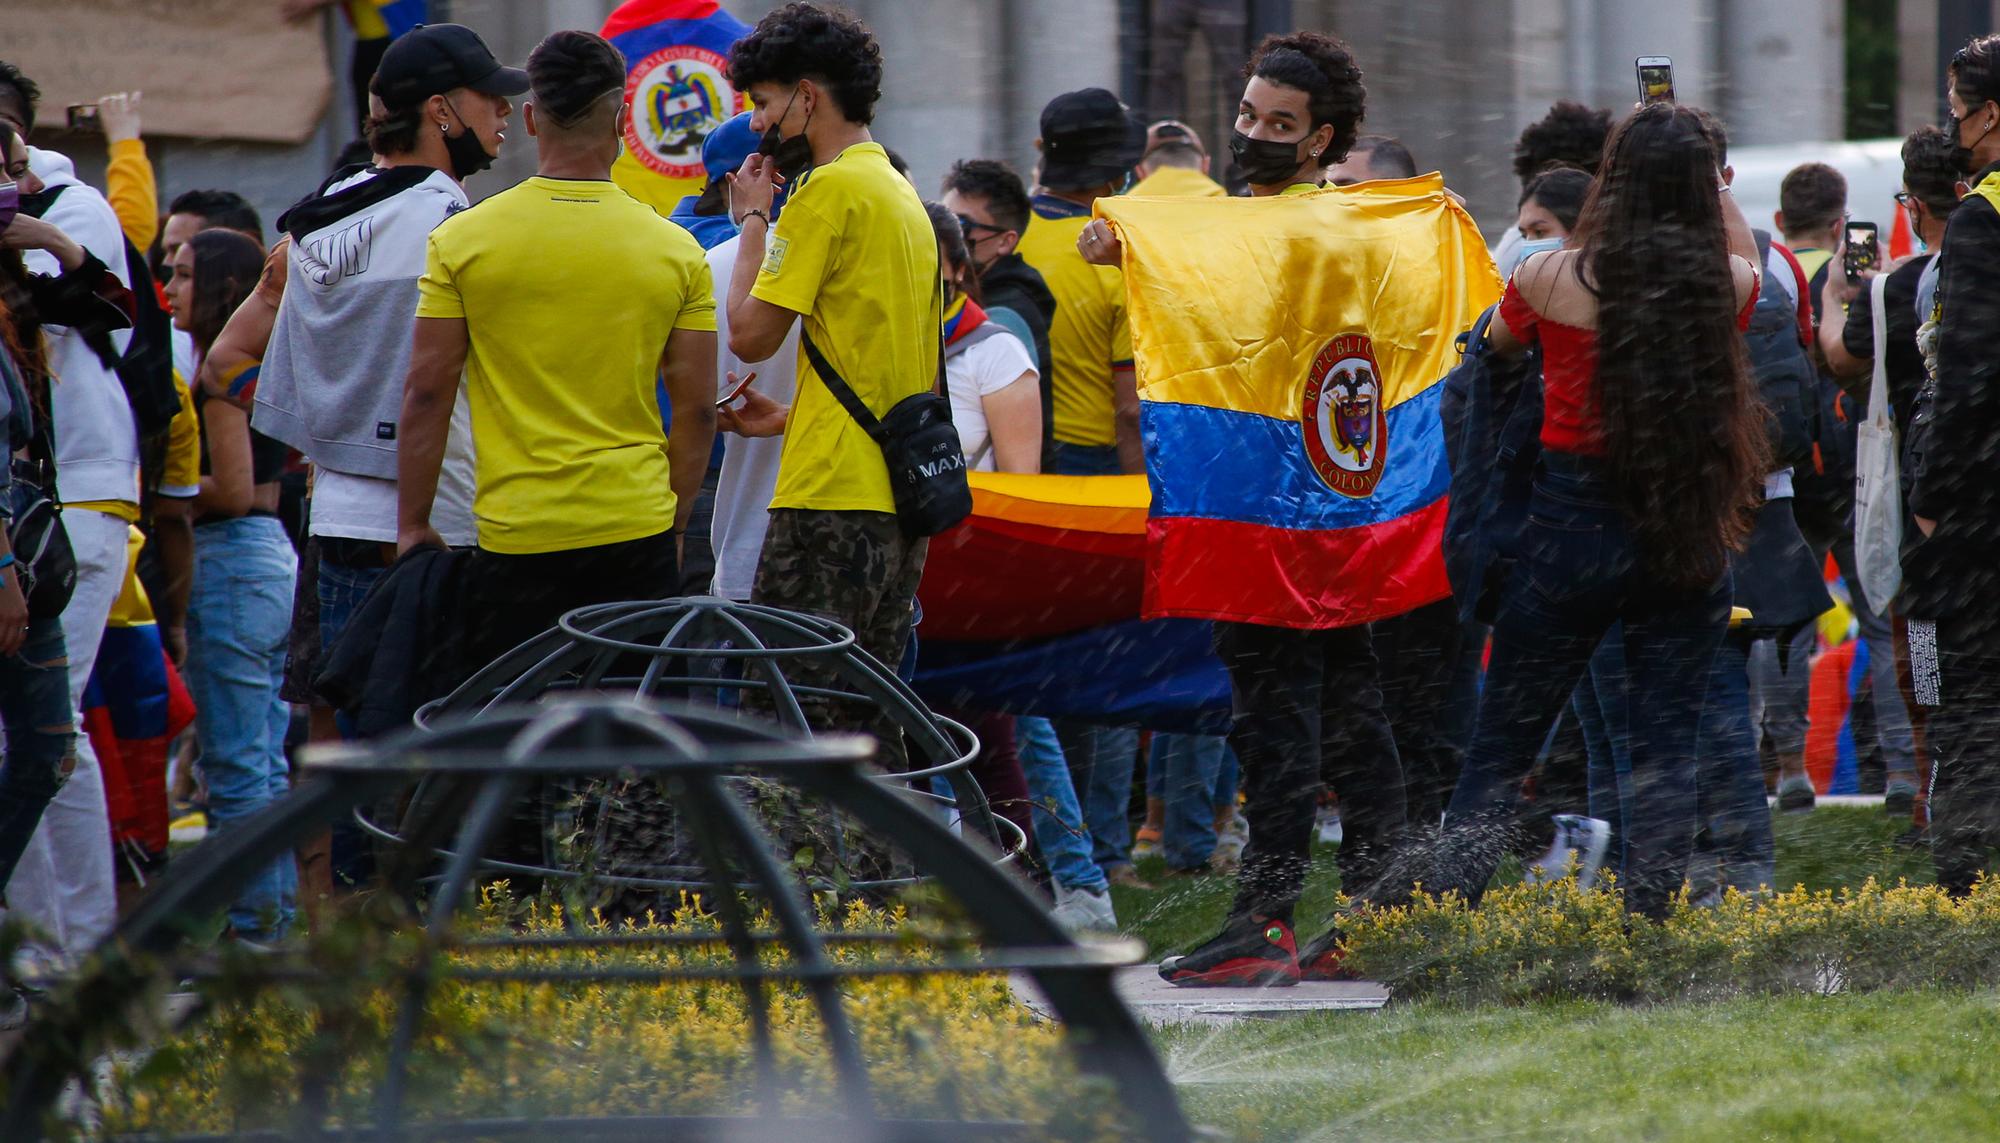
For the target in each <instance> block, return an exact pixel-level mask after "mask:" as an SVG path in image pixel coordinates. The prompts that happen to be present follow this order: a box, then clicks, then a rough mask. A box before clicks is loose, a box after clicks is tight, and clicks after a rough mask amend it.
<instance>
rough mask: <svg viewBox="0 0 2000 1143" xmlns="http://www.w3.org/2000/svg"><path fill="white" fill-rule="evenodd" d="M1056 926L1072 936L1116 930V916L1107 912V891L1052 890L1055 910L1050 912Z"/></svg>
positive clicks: (1108, 904) (1108, 891)
mask: <svg viewBox="0 0 2000 1143" xmlns="http://www.w3.org/2000/svg"><path fill="white" fill-rule="evenodd" d="M1051 914H1052V915H1053V916H1054V917H1055V919H1056V924H1058V925H1061V926H1062V927H1063V928H1065V929H1067V930H1069V931H1070V932H1072V933H1083V932H1091V931H1104V932H1109V931H1112V930H1115V929H1117V928H1118V914H1117V913H1115V912H1113V911H1112V908H1111V891H1110V890H1108V889H1072V888H1070V887H1069V886H1067V885H1057V886H1056V907H1055V908H1054V909H1053V910H1051Z"/></svg>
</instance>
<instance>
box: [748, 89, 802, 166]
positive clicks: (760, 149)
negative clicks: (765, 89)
mask: <svg viewBox="0 0 2000 1143" xmlns="http://www.w3.org/2000/svg"><path fill="white" fill-rule="evenodd" d="M798 97H799V89H798V88H793V89H792V98H791V99H787V100H785V109H784V111H782V112H780V113H779V114H778V117H777V118H776V119H774V120H772V121H771V125H770V126H769V127H766V128H764V137H763V138H762V139H761V140H759V141H758V143H757V153H758V154H760V155H766V156H769V157H770V158H773V159H776V160H777V161H778V176H779V177H780V178H782V179H784V180H785V182H786V183H787V184H790V183H792V182H794V181H796V180H797V179H798V177H799V176H800V175H802V174H805V173H806V172H807V171H808V170H810V169H811V168H812V162H813V149H812V143H811V142H810V141H809V140H808V139H807V138H806V133H805V131H804V129H801V130H800V131H799V133H798V134H796V135H794V136H792V137H791V138H789V139H786V138H783V137H781V136H780V135H779V134H778V124H780V123H783V122H784V121H785V116H787V115H790V114H791V113H792V103H793V102H794V101H795V100H797V99H798ZM806 126H808V127H810V126H812V112H810V111H808V112H806Z"/></svg>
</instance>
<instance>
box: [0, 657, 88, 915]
mask: <svg viewBox="0 0 2000 1143" xmlns="http://www.w3.org/2000/svg"><path fill="white" fill-rule="evenodd" d="M72 715H73V712H72V711H71V710H70V705H69V654H68V649H67V647H66V646H65V645H64V643H63V630H62V620H61V619H60V618H52V619H39V620H36V621H35V622H34V623H32V624H30V625H29V627H28V640H27V642H25V643H23V644H22V645H21V650H20V652H19V653H18V654H13V655H0V727H4V728H5V730H6V748H5V750H4V751H0V893H4V892H5V891H6V888H7V882H8V880H10V879H11V878H12V877H13V876H14V866H15V865H17V864H19V863H20V860H21V853H22V851H23V850H25V849H27V848H28V839H29V838H31V837H33V836H34V835H35V825H36V824H37V823H38V822H40V821H41V820H42V811H43V810H44V809H46V808H47V807H48V804H49V802H50V801H51V800H52V799H53V798H54V797H55V796H56V791H57V790H60V789H62V784H63V779H65V778H67V777H68V776H69V768H70V766H71V764H72V762H71V754H70V748H71V745H72V743H74V742H75V740H76V725H75V720H74V718H73V717H72Z"/></svg>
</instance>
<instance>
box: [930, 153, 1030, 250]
mask: <svg viewBox="0 0 2000 1143" xmlns="http://www.w3.org/2000/svg"><path fill="white" fill-rule="evenodd" d="M946 191H957V192H958V193H960V194H962V195H966V196H968V197H971V198H983V199H985V200H986V210H987V212H988V213H990V214H991V215H992V216H993V221H994V223H995V224H996V225H998V226H1003V227H1005V228H1007V229H1008V230H1011V231H1013V232H1014V233H1016V234H1026V233H1027V232H1028V211H1029V209H1030V208H1029V205H1028V184H1026V183H1024V182H1022V181H1021V176H1020V175H1017V174H1015V173H1014V168H1012V167H1010V166H1008V165H1007V164H1005V163H1003V162H1001V161H1000V160H998V159H960V160H959V161H957V162H955V163H953V164H952V165H951V170H949V171H946V172H945V176H944V185H943V186H941V187H939V188H938V193H940V194H943V193H944V192H946Z"/></svg>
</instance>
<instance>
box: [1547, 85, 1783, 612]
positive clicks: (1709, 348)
mask: <svg viewBox="0 0 2000 1143" xmlns="http://www.w3.org/2000/svg"><path fill="white" fill-rule="evenodd" d="M1719 178H1720V175H1719V174H1718V165H1717V162H1716V154H1715V148H1714V144H1713V142H1712V141H1711V140H1710V138H1709V136H1708V133H1707V132H1706V131H1704V130H1703V129H1702V124H1701V120H1700V117H1699V115H1698V114H1697V113H1696V112H1694V111H1693V110H1691V109H1689V108H1686V107H1680V106H1675V105H1672V104H1666V103H1656V104H1653V105H1652V106H1650V107H1647V108H1644V109H1643V110H1641V111H1638V112H1636V113H1635V114H1633V116H1632V117H1631V118H1630V119H1627V120H1626V121H1625V122H1624V123H1623V124H1622V125H1621V126H1620V127H1619V128H1618V130H1617V131H1616V132H1615V133H1614V134H1613V135H1612V137H1611V139H1610V141H1609V142H1607V143H1606V144H1605V151H1604V165H1603V168H1602V170H1601V171H1600V173H1599V175H1598V178H1597V182H1596V185H1595V186H1594V187H1593V188H1592V190H1591V194H1590V198H1589V199H1588V200H1587V201H1586V202H1585V203H1584V207H1583V215H1582V217H1581V218H1580V219H1579V220H1578V224H1577V233H1576V236H1575V239H1574V241H1575V243H1576V246H1577V248H1578V249H1579V250H1580V251H1581V255H1580V264H1581V273H1582V275H1583V282H1584V284H1585V286H1586V288H1588V289H1590V290H1591V291H1592V293H1594V294H1595V295H1596V298H1597V348H1598V364H1597V378H1596V392H1595V402H1596V405H1597V409H1598V412H1599V415H1600V417H1601V424H1602V426H1603V433H1604V444H1605V449H1606V453H1607V460H1608V465H1609V469H1610V474H1611V481H1612V485H1613V489H1614V492H1615V495H1616V497H1617V500H1618V503H1619V505H1620V506H1621V507H1622V508H1623V509H1624V512H1625V515H1626V517H1627V519H1628V521H1629V523H1630V526H1631V527H1632V529H1633V533H1634V535H1635V536H1636V538H1637V540H1638V547H1639V553H1640V558H1641V560H1642V561H1643V563H1644V564H1645V566H1647V567H1648V568H1650V569H1651V570H1652V571H1653V572H1655V573H1656V574H1657V575H1659V576H1660V577H1662V578H1664V579H1665V580H1667V581H1668V582H1670V583H1672V584H1674V585H1676V586H1687V587H1692V586H1699V585H1703V584H1707V583H1712V582H1714V580H1715V579H1716V577H1717V576H1719V575H1721V574H1722V572H1723V569H1724V567H1725V566H1726V565H1727V562H1728V559H1729V554H1730V553H1731V552H1732V551H1737V550H1740V549H1741V548H1742V546H1743V544H1744V543H1745V542H1746V541H1747V540H1748V538H1749V535H1750V529H1751V526H1752V524H1753V522H1754V515H1755V512H1756V509H1757V503H1758V497H1759V491H1758V489H1759V483H1760V481H1761V479H1762V477H1763V476H1764V474H1765V473H1766V472H1768V471H1769V469H1770V465H1771V458H1770V452H1769V444H1768V442H1767V441H1766V439H1765V429H1764V410H1763V408H1762V406H1761V404H1760V403H1759V401H1758V398H1757V394H1756V387H1755V382H1754V380H1753V378H1752V375H1751V372H1750V364H1749V357H1748V355H1747V353H1746V351H1745V349H1744V344H1743V337H1742V334H1741V332H1740V331H1739V330H1738V329H1737V325H1736V313H1737V306H1736V291H1735V284H1734V275H1733V274H1732V273H1731V270H1730V265H1729V240H1728V236H1727V233H1726V232H1725V229H1724V224H1723V217H1722V204H1721V197H1720V195H1719V194H1718V192H1717V182H1718V180H1719Z"/></svg>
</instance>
